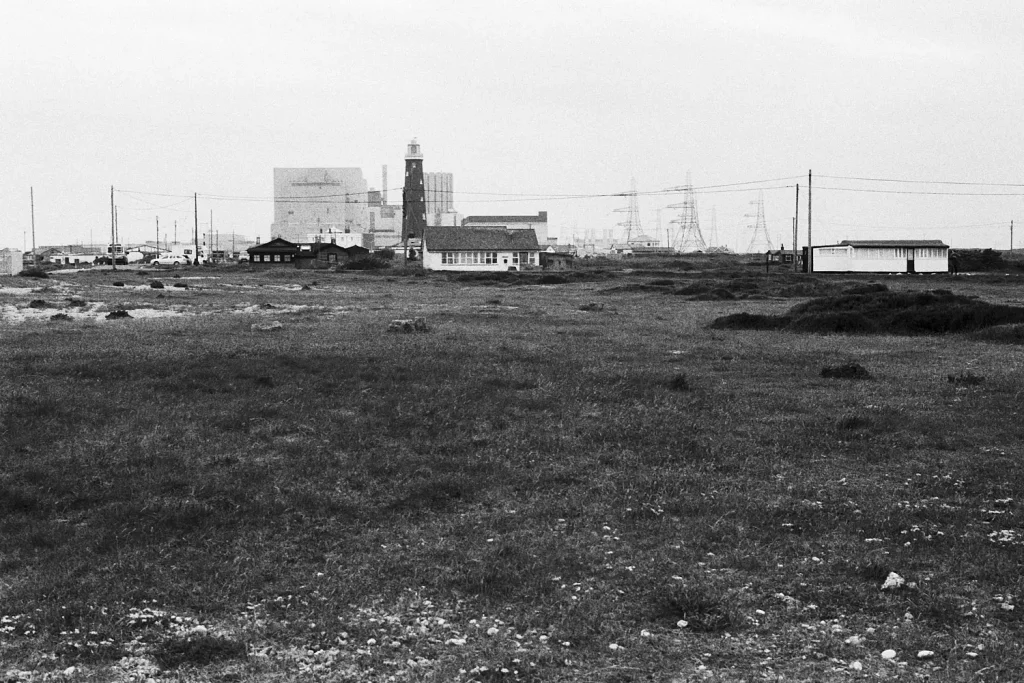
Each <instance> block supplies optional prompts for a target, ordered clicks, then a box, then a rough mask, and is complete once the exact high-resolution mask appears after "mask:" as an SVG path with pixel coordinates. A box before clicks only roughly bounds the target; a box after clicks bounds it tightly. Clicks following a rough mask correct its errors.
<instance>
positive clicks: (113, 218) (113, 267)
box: [110, 185, 117, 270]
mask: <svg viewBox="0 0 1024 683" xmlns="http://www.w3.org/2000/svg"><path fill="white" fill-rule="evenodd" d="M116 225H117V212H116V211H115V209H114V186H113V185H111V186H110V269H111V270H117V260H116V259H115V258H114V243H115V242H116V241H117V240H116V238H115V237H114V235H115V234H116V231H117V228H116V227H115V226H116Z"/></svg>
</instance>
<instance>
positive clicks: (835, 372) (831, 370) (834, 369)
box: [821, 363, 871, 379]
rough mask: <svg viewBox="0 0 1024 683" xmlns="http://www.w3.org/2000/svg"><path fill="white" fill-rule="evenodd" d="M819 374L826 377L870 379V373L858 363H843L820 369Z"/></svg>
mask: <svg viewBox="0 0 1024 683" xmlns="http://www.w3.org/2000/svg"><path fill="white" fill-rule="evenodd" d="M821 376H822V377H825V378H827V379H871V373H870V372H868V371H867V368H865V367H864V366H863V365H861V364H860V363H843V364H842V365H835V366H831V367H824V368H822V369H821Z"/></svg>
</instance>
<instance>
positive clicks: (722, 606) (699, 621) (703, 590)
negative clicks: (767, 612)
mask: <svg viewBox="0 0 1024 683" xmlns="http://www.w3.org/2000/svg"><path fill="white" fill-rule="evenodd" d="M734 602H735V601H734V599H732V598H731V597H730V596H728V595H726V594H725V593H724V591H722V589H721V588H718V587H716V586H711V585H708V584H703V583H692V584H691V583H689V582H687V583H682V584H678V585H674V586H671V587H669V588H668V590H667V591H666V593H665V594H664V595H662V596H658V597H657V598H656V599H655V606H656V607H655V617H656V618H658V619H663V620H667V621H670V622H672V623H673V624H674V623H675V622H677V621H679V620H680V619H682V620H685V621H687V622H689V625H688V626H687V628H688V629H689V630H691V631H696V632H698V633H717V632H720V631H727V630H729V629H737V628H740V627H742V626H743V625H744V623H745V620H744V617H743V615H742V614H741V613H740V611H739V609H738V607H736V606H735V604H734Z"/></svg>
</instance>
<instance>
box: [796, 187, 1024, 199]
mask: <svg viewBox="0 0 1024 683" xmlns="http://www.w3.org/2000/svg"><path fill="white" fill-rule="evenodd" d="M814 189H816V190H835V191H837V192H870V193H873V194H916V195H938V196H943V197H1024V192H935V191H919V190H873V189H869V188H856V187H828V186H825V187H822V186H821V185H818V186H816V187H815V188H814Z"/></svg>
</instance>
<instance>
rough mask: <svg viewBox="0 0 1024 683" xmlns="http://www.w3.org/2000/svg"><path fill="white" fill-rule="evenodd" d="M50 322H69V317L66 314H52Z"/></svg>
mask: <svg viewBox="0 0 1024 683" xmlns="http://www.w3.org/2000/svg"><path fill="white" fill-rule="evenodd" d="M50 320H71V316H70V315H68V314H67V313H54V314H53V315H51V316H50Z"/></svg>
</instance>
